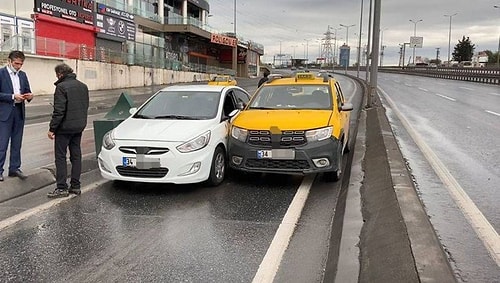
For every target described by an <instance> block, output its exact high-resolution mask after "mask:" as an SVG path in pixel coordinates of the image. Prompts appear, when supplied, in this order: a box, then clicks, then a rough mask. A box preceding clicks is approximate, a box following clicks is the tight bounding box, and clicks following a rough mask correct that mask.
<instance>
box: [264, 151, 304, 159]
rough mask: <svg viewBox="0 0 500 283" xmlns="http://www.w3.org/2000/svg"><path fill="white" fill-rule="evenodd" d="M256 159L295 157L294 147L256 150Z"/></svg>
mask: <svg viewBox="0 0 500 283" xmlns="http://www.w3.org/2000/svg"><path fill="white" fill-rule="evenodd" d="M257 159H295V150H294V149H272V150H257Z"/></svg>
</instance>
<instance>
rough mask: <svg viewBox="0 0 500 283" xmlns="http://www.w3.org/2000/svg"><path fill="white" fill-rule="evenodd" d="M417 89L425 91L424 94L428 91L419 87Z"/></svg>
mask: <svg viewBox="0 0 500 283" xmlns="http://www.w3.org/2000/svg"><path fill="white" fill-rule="evenodd" d="M418 89H420V90H421V91H425V92H427V91H428V90H427V89H425V88H421V87H419V88H418Z"/></svg>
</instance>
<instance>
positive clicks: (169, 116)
mask: <svg viewBox="0 0 500 283" xmlns="http://www.w3.org/2000/svg"><path fill="white" fill-rule="evenodd" d="M154 119H177V120H198V118H197V117H193V116H182V115H163V116H156V117H154Z"/></svg>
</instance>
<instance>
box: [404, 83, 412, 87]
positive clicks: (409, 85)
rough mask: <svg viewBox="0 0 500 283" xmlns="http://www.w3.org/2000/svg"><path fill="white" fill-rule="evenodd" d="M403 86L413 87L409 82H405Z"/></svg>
mask: <svg viewBox="0 0 500 283" xmlns="http://www.w3.org/2000/svg"><path fill="white" fill-rule="evenodd" d="M405 86H407V87H413V86H412V85H411V84H408V83H405Z"/></svg>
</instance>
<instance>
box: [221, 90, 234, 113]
mask: <svg viewBox="0 0 500 283" xmlns="http://www.w3.org/2000/svg"><path fill="white" fill-rule="evenodd" d="M233 96H234V93H233V91H229V92H227V93H226V97H225V98H224V105H223V112H224V115H223V116H224V117H229V113H231V112H232V111H233V110H234V109H236V104H235V102H234V98H233ZM224 117H223V118H224Z"/></svg>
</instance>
